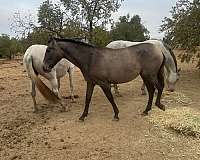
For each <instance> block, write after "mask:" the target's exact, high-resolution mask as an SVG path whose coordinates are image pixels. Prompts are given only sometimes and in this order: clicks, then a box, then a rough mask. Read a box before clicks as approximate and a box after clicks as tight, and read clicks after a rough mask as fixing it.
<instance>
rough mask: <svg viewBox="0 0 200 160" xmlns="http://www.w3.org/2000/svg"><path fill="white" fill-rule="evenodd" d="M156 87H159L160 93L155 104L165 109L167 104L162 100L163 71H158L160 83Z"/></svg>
mask: <svg viewBox="0 0 200 160" xmlns="http://www.w3.org/2000/svg"><path fill="white" fill-rule="evenodd" d="M156 88H157V89H158V94H157V98H156V102H155V105H156V106H157V107H158V108H160V109H161V110H163V111H165V106H164V105H163V104H162V103H161V102H160V99H161V96H162V92H163V88H164V76H163V74H162V72H159V73H158V85H156Z"/></svg>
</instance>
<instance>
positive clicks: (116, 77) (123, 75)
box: [109, 71, 139, 83]
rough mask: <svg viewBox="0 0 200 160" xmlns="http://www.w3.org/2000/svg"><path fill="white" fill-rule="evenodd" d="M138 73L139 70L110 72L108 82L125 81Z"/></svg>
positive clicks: (130, 79)
mask: <svg viewBox="0 0 200 160" xmlns="http://www.w3.org/2000/svg"><path fill="white" fill-rule="evenodd" d="M138 75H139V71H132V72H130V71H123V72H121V71H119V72H117V73H116V74H111V75H110V76H109V77H110V78H109V82H110V83H125V82H129V81H132V80H133V79H135V78H136V77H137V76H138Z"/></svg>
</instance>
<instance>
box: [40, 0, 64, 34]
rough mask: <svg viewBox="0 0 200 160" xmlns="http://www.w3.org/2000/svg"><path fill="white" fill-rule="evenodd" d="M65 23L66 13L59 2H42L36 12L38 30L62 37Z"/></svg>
mask: <svg viewBox="0 0 200 160" xmlns="http://www.w3.org/2000/svg"><path fill="white" fill-rule="evenodd" d="M65 21H66V13H65V11H64V9H63V6H62V4H61V3H60V2H57V3H53V2H52V1H50V0H46V1H44V2H43V3H42V4H41V6H40V7H39V10H38V23H39V24H40V28H42V29H46V30H47V31H49V32H51V33H53V34H54V35H56V36H59V37H62V31H63V28H64V24H65Z"/></svg>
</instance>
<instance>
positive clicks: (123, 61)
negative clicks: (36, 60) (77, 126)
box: [43, 38, 165, 121]
mask: <svg viewBox="0 0 200 160" xmlns="http://www.w3.org/2000/svg"><path fill="white" fill-rule="evenodd" d="M62 58H66V59H67V60H69V61H70V62H72V63H73V64H75V65H76V66H77V67H78V68H80V70H81V72H82V74H83V76H84V78H85V80H86V81H87V90H86V101H85V109H84V112H83V113H82V115H81V117H80V118H79V119H80V120H82V121H83V120H84V118H85V117H86V116H87V115H88V110H89V104H90V101H91V97H92V94H93V90H94V86H95V85H99V86H100V87H101V88H102V90H103V92H104V93H105V95H106V97H107V98H108V100H109V101H110V103H111V104H112V107H113V110H114V120H119V117H118V114H119V110H118V108H117V105H116V103H115V101H114V99H113V96H112V93H111V84H118V83H125V82H129V81H131V80H133V79H135V78H136V77H137V76H138V75H140V76H141V77H142V79H143V81H144V83H145V85H146V87H147V90H148V93H149V100H148V104H147V106H146V109H145V111H144V112H143V114H144V115H147V114H148V111H150V110H151V106H152V102H153V97H154V91H155V88H157V89H158V94H157V98H156V102H155V105H156V106H158V107H159V108H160V109H162V110H165V107H164V105H162V104H161V102H160V98H161V95H162V91H163V88H164V77H163V69H164V61H165V58H164V56H163V54H162V53H161V50H160V49H158V48H157V47H156V46H155V45H153V44H151V43H143V44H138V45H134V46H131V47H127V48H123V49H110V48H98V47H94V46H92V45H89V44H86V43H83V42H79V41H75V40H71V39H57V38H54V39H52V40H51V41H50V42H49V44H48V48H47V50H46V53H45V57H44V61H43V63H44V66H43V69H44V71H45V72H50V71H51V69H52V68H53V67H54V66H55V65H56V64H57V62H59V61H60V60H61V59H62Z"/></svg>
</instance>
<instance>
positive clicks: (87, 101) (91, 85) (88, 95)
mask: <svg viewBox="0 0 200 160" xmlns="http://www.w3.org/2000/svg"><path fill="white" fill-rule="evenodd" d="M94 86H95V84H94V83H92V82H87V90H86V99H85V109H84V111H83V113H82V115H81V117H80V118H79V120H81V121H84V119H85V117H87V115H88V110H89V105H90V101H91V98H92V93H93V90H94Z"/></svg>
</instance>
